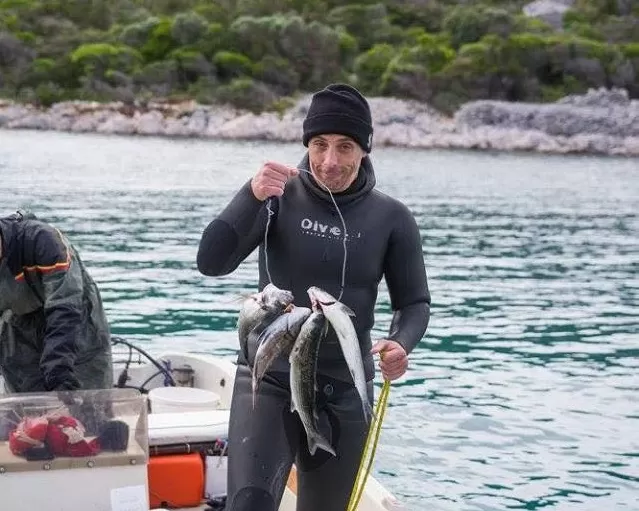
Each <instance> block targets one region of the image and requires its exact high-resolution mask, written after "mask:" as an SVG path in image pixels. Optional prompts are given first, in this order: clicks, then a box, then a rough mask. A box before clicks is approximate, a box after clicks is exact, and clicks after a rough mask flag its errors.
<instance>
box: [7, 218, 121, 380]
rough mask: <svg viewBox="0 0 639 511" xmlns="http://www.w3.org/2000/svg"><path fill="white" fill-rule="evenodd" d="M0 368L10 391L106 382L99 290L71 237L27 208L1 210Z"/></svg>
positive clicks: (106, 345)
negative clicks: (25, 211)
mask: <svg viewBox="0 0 639 511" xmlns="http://www.w3.org/2000/svg"><path fill="white" fill-rule="evenodd" d="M0 237H1V242H2V257H1V259H0V370H1V371H2V375H3V376H4V379H5V382H6V384H7V387H8V389H9V390H11V391H15V392H28V391H42V390H54V389H77V388H85V389H86V388H110V387H112V381H113V373H112V371H113V369H112V363H111V343H110V335H109V327H108V323H107V320H106V316H105V314H104V310H103V307H102V301H101V298H100V293H99V291H98V289H97V287H96V285H95V283H94V281H93V280H92V279H91V277H90V276H89V274H88V273H87V271H86V269H85V268H84V265H83V264H82V261H81V260H80V257H79V256H78V254H77V253H76V251H75V250H74V248H73V246H72V245H71V244H70V243H69V240H68V239H67V238H66V237H65V236H64V235H63V234H62V233H60V231H58V230H57V229H55V228H54V227H52V226H51V225H49V224H47V223H45V222H42V221H39V220H37V219H36V218H35V217H34V216H33V215H24V216H23V215H22V214H21V213H16V214H14V215H11V216H9V217H5V218H0Z"/></svg>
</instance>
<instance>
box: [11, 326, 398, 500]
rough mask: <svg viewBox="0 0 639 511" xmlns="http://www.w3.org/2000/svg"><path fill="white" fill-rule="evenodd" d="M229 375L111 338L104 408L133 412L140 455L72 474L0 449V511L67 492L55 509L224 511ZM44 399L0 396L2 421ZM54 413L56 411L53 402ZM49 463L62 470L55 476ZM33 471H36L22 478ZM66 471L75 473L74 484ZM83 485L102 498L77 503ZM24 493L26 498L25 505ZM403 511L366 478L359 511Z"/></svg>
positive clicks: (229, 367) (183, 355) (214, 366)
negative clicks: (22, 404)
mask: <svg viewBox="0 0 639 511" xmlns="http://www.w3.org/2000/svg"><path fill="white" fill-rule="evenodd" d="M116 348H117V349H116ZM235 367H236V366H235V363H234V362H232V361H230V360H228V359H225V358H222V357H218V356H214V355H207V354H199V353H189V352H180V351H169V352H164V353H161V354H159V355H158V356H151V355H150V354H149V353H147V352H146V351H145V350H143V349H141V348H140V347H139V346H136V345H134V344H132V343H129V342H127V341H125V340H124V339H121V338H114V382H115V388H114V389H113V390H112V391H111V390H108V391H104V392H107V393H109V395H108V399H109V400H111V401H113V400H114V399H115V400H116V401H117V402H118V403H120V404H119V405H118V406H120V409H123V410H124V409H127V410H133V412H131V413H128V412H127V413H123V414H122V417H124V416H125V415H126V416H127V417H126V418H125V419H123V420H126V422H127V424H128V425H129V426H130V428H131V432H132V433H131V439H133V442H132V443H131V444H130V445H136V446H139V447H140V451H141V452H140V453H137V454H134V453H133V451H131V449H129V450H128V451H127V452H126V454H125V455H122V456H121V457H120V458H117V456H116V455H115V454H113V453H112V454H110V455H109V456H110V457H108V458H104V459H106V460H107V461H104V459H103V456H107V454H106V453H101V454H99V455H96V456H94V457H92V458H91V457H90V458H89V459H88V460H87V459H86V458H82V459H80V460H78V459H75V458H74V459H73V463H75V465H73V464H72V462H70V461H68V460H67V462H66V464H65V465H60V462H59V461H58V460H56V461H50V462H45V465H44V466H45V467H46V463H49V468H48V469H46V468H45V470H42V468H41V467H42V466H43V465H42V463H41V462H34V461H25V460H22V459H17V458H18V457H16V456H13V455H12V454H11V453H10V452H8V449H7V448H6V447H5V448H4V451H3V447H2V443H3V442H2V441H0V494H2V495H3V505H2V509H3V511H22V510H23V509H24V510H25V511H26V510H27V509H36V508H37V507H36V506H41V505H42V504H44V503H47V507H46V509H48V510H57V509H58V508H57V507H55V506H56V502H64V499H68V498H69V495H71V493H70V492H69V490H68V488H69V487H70V488H73V489H74V490H73V491H74V493H73V495H74V497H75V498H76V501H77V504H75V505H77V507H74V504H72V503H71V502H66V503H64V504H61V505H60V507H59V509H60V511H76V510H77V511H89V510H91V511H93V510H95V511H148V510H164V509H171V510H172V511H176V510H178V509H179V510H182V511H204V510H207V509H216V507H215V506H216V504H219V505H220V507H219V509H223V502H224V499H225V493H226V459H227V458H226V456H227V450H226V439H227V437H228V424H229V416H230V405H231V398H232V393H233V384H234V378H235ZM0 383H1V382H0ZM2 388H3V387H2V386H0V389H2ZM100 392H102V391H100ZM50 394H51V393H49V394H47V393H44V394H41V395H40V396H34V395H27V394H25V395H21V394H14V395H10V396H5V397H2V395H0V412H1V411H2V408H3V402H4V403H5V408H6V403H7V400H13V401H15V400H21V399H24V400H27V399H31V400H33V399H36V398H38V399H39V400H40V401H39V402H44V400H47V404H46V406H44V405H43V409H44V408H46V407H49V408H50V407H51V406H52V405H51V400H52V399H53V398H52V396H51V395H50ZM94 395H95V394H94ZM22 396H25V397H22ZM94 399H96V398H94ZM97 399H99V398H97ZM12 406H13V405H12ZM56 406H58V407H59V403H57V405H56ZM126 406H128V408H126ZM5 443H8V442H5ZM138 444H139V445H138ZM3 452H4V454H3ZM12 456H13V458H16V459H17V461H16V460H13V458H12ZM7 459H10V460H13V461H14V462H15V463H14V465H11V463H6V460H7ZM117 459H119V460H120V461H117ZM55 463H58V465H57V468H58V469H59V470H51V467H52V465H54V464H55ZM29 464H30V466H32V467H34V468H33V469H31V470H29V469H26V468H25V466H26V465H29ZM34 464H36V465H34ZM9 467H13V468H10V469H9ZM16 467H21V468H16ZM96 467H98V468H100V470H101V473H100V474H99V478H98V477H97V476H93V479H90V478H91V474H97V473H98V472H97V471H96ZM65 469H66V470H65ZM69 470H73V472H72V475H71V472H69ZM124 472H127V474H124ZM54 476H55V477H54ZM83 478H87V482H86V485H87V487H88V488H92V492H93V493H95V494H96V495H97V494H101V495H102V497H98V496H96V497H93V496H92V495H91V494H90V493H91V492H89V495H87V496H86V497H82V498H81V497H80V496H76V495H75V493H76V492H78V488H79V487H82V488H84V486H83V483H82V481H83ZM3 481H4V485H3ZM37 484H40V487H42V488H47V489H48V490H47V491H48V492H49V495H48V496H47V497H46V498H45V497H41V496H40V497H39V496H38V495H36V494H29V492H28V491H27V490H26V488H32V487H37V486H34V485H37ZM69 485H70V486H69ZM65 486H66V487H67V490H64V487H65ZM25 492H26V493H27V494H28V495H29V498H31V499H32V500H31V501H30V502H29V503H28V505H27V502H26V501H25ZM56 492H58V493H59V494H60V495H59V499H60V500H58V497H57V496H56ZM31 493H33V492H31ZM80 493H82V491H81V492H80ZM12 495H13V497H12ZM107 495H108V499H110V502H111V504H110V505H111V507H108V506H106V507H102V506H101V505H100V503H99V502H97V501H98V500H100V499H102V501H104V500H106V499H107ZM296 496H297V483H296V470H295V466H293V467H292V469H291V472H290V474H289V475H288V480H287V484H286V488H285V491H284V495H283V498H282V501H281V504H280V507H279V511H296ZM12 498H13V499H14V500H15V503H13V504H12V502H13V501H12ZM92 498H93V499H94V500H95V502H93V501H91V499H92ZM38 499H40V500H38ZM127 499H128V500H127ZM27 500H28V499H27ZM87 504H88V505H87ZM52 505H53V507H52ZM91 505H93V506H94V507H91ZM399 509H403V506H402V505H401V503H400V502H399V500H398V499H397V498H396V497H395V496H394V495H393V494H392V493H391V492H390V491H388V490H387V489H386V488H385V487H384V486H383V485H382V484H381V483H380V482H379V481H378V480H377V479H376V478H375V477H373V476H372V475H369V476H368V477H367V479H366V482H365V485H364V490H363V493H362V496H361V500H360V503H359V505H358V507H357V510H359V511H393V510H399Z"/></svg>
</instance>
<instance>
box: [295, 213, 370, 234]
mask: <svg viewBox="0 0 639 511" xmlns="http://www.w3.org/2000/svg"><path fill="white" fill-rule="evenodd" d="M301 225H302V231H303V232H304V233H306V234H310V235H312V236H319V237H320V238H343V233H342V228H341V227H338V226H336V225H327V224H323V223H321V222H318V221H317V220H311V219H310V218H304V219H302V224H301ZM359 237H361V233H359V232H358V233H357V235H353V234H349V235H348V238H359Z"/></svg>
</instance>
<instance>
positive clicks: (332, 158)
mask: <svg viewBox="0 0 639 511" xmlns="http://www.w3.org/2000/svg"><path fill="white" fill-rule="evenodd" d="M337 163H338V158H337V149H336V148H334V147H329V148H328V149H327V150H326V153H325V154H324V166H325V167H329V168H331V167H335V166H337Z"/></svg>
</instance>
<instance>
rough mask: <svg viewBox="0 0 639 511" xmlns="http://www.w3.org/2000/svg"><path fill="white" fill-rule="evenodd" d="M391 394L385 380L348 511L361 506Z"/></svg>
mask: <svg viewBox="0 0 639 511" xmlns="http://www.w3.org/2000/svg"><path fill="white" fill-rule="evenodd" d="M389 393H390V381H388V380H384V385H383V386H382V391H381V393H380V395H379V400H378V401H377V406H376V408H375V415H374V416H373V420H372V421H371V426H370V429H369V430H368V436H367V437H366V443H365V444H364V450H363V452H362V459H361V460H360V463H359V469H358V470H357V476H356V477H355V483H354V484H353V490H352V491H351V498H350V500H349V502H348V507H347V508H346V510H347V511H356V509H357V506H359V502H360V500H361V499H362V495H363V493H364V487H365V486H366V480H367V479H368V476H369V475H370V472H371V467H372V466H373V459H374V457H375V451H376V450H377V444H378V442H379V435H380V433H381V430H382V422H383V420H384V414H385V413H386V405H387V404H388V395H389ZM369 450H370V454H369V458H368V462H367V463H366V467H364V463H365V460H366V458H367V451H369Z"/></svg>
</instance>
